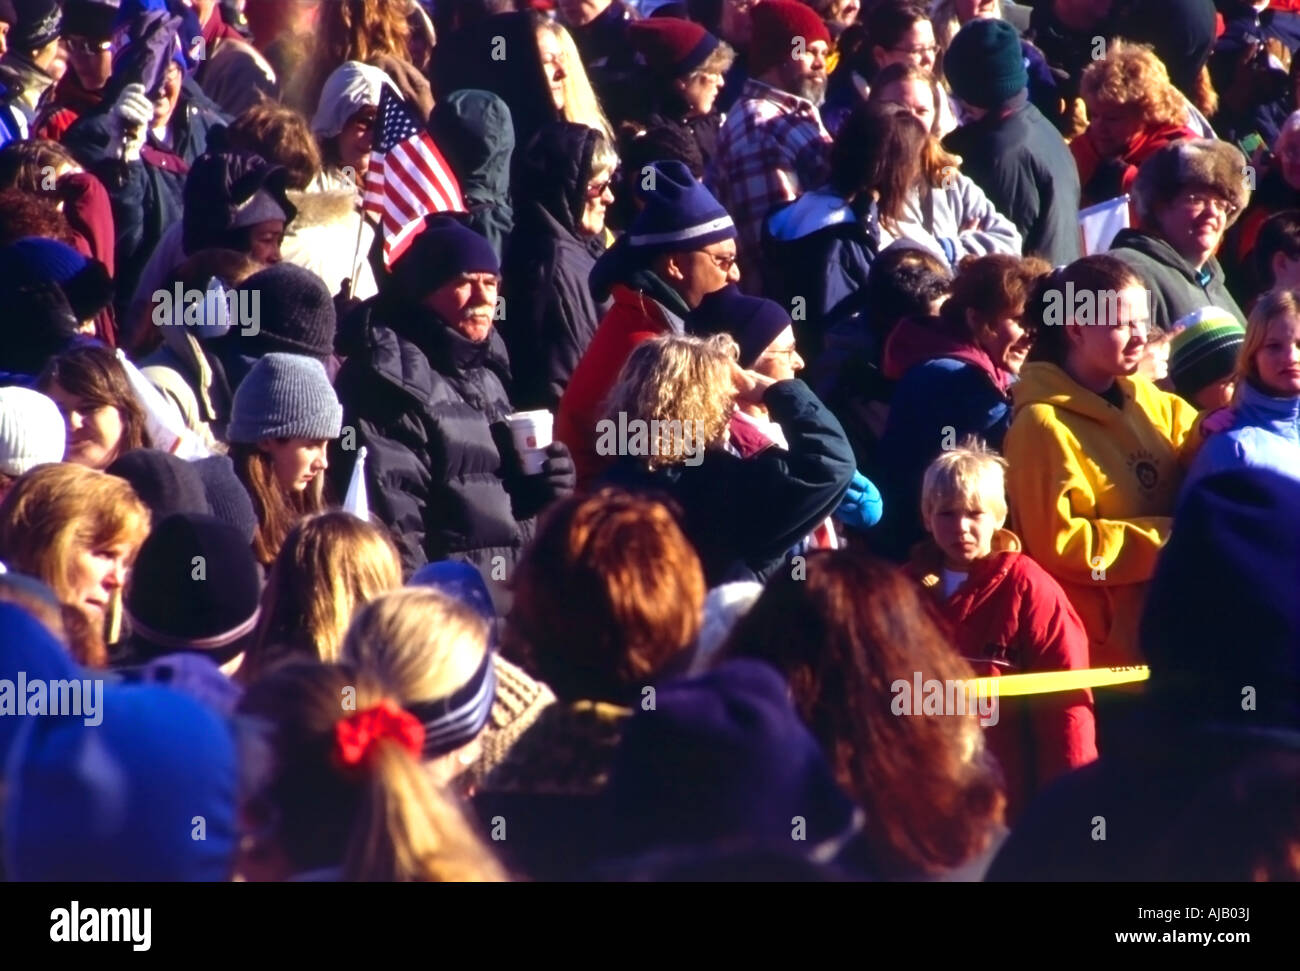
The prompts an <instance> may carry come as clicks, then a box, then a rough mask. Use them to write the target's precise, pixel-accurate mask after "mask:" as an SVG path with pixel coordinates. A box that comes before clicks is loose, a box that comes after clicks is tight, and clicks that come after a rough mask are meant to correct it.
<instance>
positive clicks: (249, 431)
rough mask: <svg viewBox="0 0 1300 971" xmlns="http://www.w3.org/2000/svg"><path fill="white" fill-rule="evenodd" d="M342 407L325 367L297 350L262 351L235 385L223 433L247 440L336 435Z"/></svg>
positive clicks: (340, 424)
mask: <svg viewBox="0 0 1300 971" xmlns="http://www.w3.org/2000/svg"><path fill="white" fill-rule="evenodd" d="M342 430H343V406H342V405H341V404H339V398H338V395H336V394H335V393H334V387H333V385H331V384H330V379H329V375H328V374H326V373H325V366H324V365H323V364H321V362H320V361H318V360H316V358H314V357H303V356H302V355H300V354H267V355H265V356H264V357H262V358H260V359H259V360H258V362H257V363H256V364H254V365H253V367H252V369H251V370H250V371H249V372H248V375H247V376H246V377H245V378H244V380H243V381H241V382H240V384H239V389H238V390H237V391H236V392H235V400H234V403H233V404H232V405H231V409H230V425H229V427H228V428H227V430H226V437H227V438H228V439H229V440H230V441H231V442H240V443H244V444H248V445H252V444H254V443H256V442H259V441H261V440H262V439H264V438H309V439H318V438H338V437H339V433H340V432H341V431H342Z"/></svg>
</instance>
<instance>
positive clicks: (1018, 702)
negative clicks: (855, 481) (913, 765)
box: [908, 529, 1097, 823]
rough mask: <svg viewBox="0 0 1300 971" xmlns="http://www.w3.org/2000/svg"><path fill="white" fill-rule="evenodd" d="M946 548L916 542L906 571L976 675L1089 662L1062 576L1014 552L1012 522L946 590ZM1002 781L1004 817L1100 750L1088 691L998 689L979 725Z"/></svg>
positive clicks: (1052, 668)
mask: <svg viewBox="0 0 1300 971" xmlns="http://www.w3.org/2000/svg"><path fill="white" fill-rule="evenodd" d="M943 565H944V560H943V553H942V551H940V549H939V547H938V546H937V545H936V544H935V543H934V541H933V540H927V541H926V542H924V543H922V544H920V545H918V546H917V547H916V548H915V549H914V550H913V551H912V559H911V562H910V563H909V565H908V572H909V573H910V574H911V575H912V576H913V578H915V579H916V580H917V581H918V582H919V583H920V584H921V586H922V587H923V588H924V589H926V590H927V591H928V592H929V593H930V594H932V595H933V596H934V598H935V601H936V603H937V604H938V606H939V612H940V613H941V614H942V615H943V618H944V620H946V621H947V622H948V624H949V633H950V636H951V637H952V643H953V646H954V647H956V648H957V650H958V651H959V652H960V653H961V655H962V656H963V657H965V658H966V660H967V661H969V662H970V664H971V665H972V666H973V667H974V668H975V669H976V672H977V673H978V674H979V675H980V677H999V676H1001V675H1004V674H1028V673H1030V672H1033V671H1073V670H1079V669H1083V668H1086V667H1088V664H1089V661H1088V635H1087V632H1086V631H1084V629H1083V621H1081V620H1080V619H1079V615H1078V613H1077V612H1076V611H1075V609H1074V607H1072V606H1071V605H1070V601H1069V599H1068V598H1067V597H1066V595H1065V591H1064V590H1062V589H1061V585H1060V584H1059V583H1057V582H1056V581H1055V580H1053V579H1052V577H1051V575H1050V574H1049V573H1048V572H1047V571H1046V570H1044V569H1043V568H1042V567H1041V566H1039V565H1038V564H1037V563H1035V562H1034V561H1033V559H1031V558H1030V557H1028V556H1025V555H1024V554H1023V553H1022V552H1020V539H1019V538H1018V537H1017V536H1016V535H1015V533H1012V532H1011V531H1010V530H1006V529H999V530H998V531H997V532H996V533H995V534H994V536H993V550H992V552H991V553H990V555H988V556H986V557H984V558H983V559H982V560H978V561H976V562H975V563H973V564H972V565H971V568H970V572H969V574H968V575H967V577H966V580H965V582H964V583H962V585H961V586H960V587H958V588H957V589H956V591H955V592H954V593H953V594H952V596H950V597H947V598H946V599H945V598H944V596H943V585H942V582H941V575H942V570H943ZM985 737H986V739H987V740H988V744H989V748H990V749H991V750H992V752H993V754H994V755H996V756H997V759H998V762H999V763H1000V764H1001V766H1002V772H1003V775H1004V776H1005V778H1006V782H1007V800H1008V806H1007V821H1008V823H1010V822H1014V820H1015V817H1016V816H1017V815H1019V812H1020V810H1021V809H1023V808H1024V806H1025V803H1026V802H1027V801H1028V800H1029V798H1030V797H1031V796H1033V794H1034V793H1035V792H1037V791H1038V790H1039V789H1040V788H1042V787H1043V786H1044V785H1046V784H1047V783H1048V782H1050V781H1051V780H1052V779H1054V778H1056V777H1057V776H1059V775H1064V774H1065V773H1066V772H1069V771H1070V770H1072V769H1077V768H1078V767H1079V766H1081V765H1086V764H1087V763H1089V762H1091V761H1093V760H1094V759H1096V758H1097V739H1096V722H1095V719H1094V717H1093V707H1092V692H1091V691H1087V690H1083V691H1070V692H1063V693H1059V692H1058V693H1056V694H1051V695H1044V696H1039V697H1027V698H1005V699H1003V698H999V700H998V722H997V724H996V725H990V726H988V728H987V729H986V731H985Z"/></svg>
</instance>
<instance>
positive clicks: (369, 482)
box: [329, 213, 573, 609]
mask: <svg viewBox="0 0 1300 971" xmlns="http://www.w3.org/2000/svg"><path fill="white" fill-rule="evenodd" d="M500 276H501V267H500V264H499V263H498V262H497V255H496V252H495V251H494V250H493V249H492V246H491V244H489V243H488V241H487V240H486V239H485V238H484V237H483V236H481V235H479V234H478V233H476V232H475V231H474V230H472V229H470V228H469V227H468V226H466V225H465V224H464V222H463V217H457V216H453V215H450V214H446V213H438V214H435V215H431V216H428V217H426V218H425V220H424V227H423V229H422V230H420V231H419V234H418V235H417V236H416V237H415V238H414V240H413V241H412V242H411V244H410V246H409V247H408V248H407V249H406V251H405V252H404V253H403V254H402V255H401V257H399V258H398V260H397V262H396V263H395V264H394V265H393V278H392V281H391V284H390V286H389V287H388V289H387V290H385V292H383V293H381V294H380V295H379V296H377V297H374V298H372V299H371V300H369V301H367V302H366V303H364V304H362V305H361V306H360V307H359V308H358V309H357V310H356V311H355V312H354V314H353V316H352V317H351V318H349V321H348V327H347V328H346V329H345V333H344V335H343V337H342V339H341V340H340V342H339V349H340V352H341V353H343V354H346V355H347V363H345V364H344V365H343V368H342V369H341V370H340V371H339V374H338V378H337V380H336V382H335V388H336V389H337V391H338V395H339V400H341V401H342V402H343V409H344V418H343V422H344V425H345V426H348V427H350V428H355V429H356V438H355V442H354V441H351V440H350V438H349V437H348V436H344V438H343V439H341V440H340V441H339V442H338V443H336V445H337V454H331V456H330V469H329V471H330V473H331V475H332V476H333V477H334V482H335V489H336V491H337V492H338V494H339V495H343V494H344V492H345V491H346V488H347V483H348V480H349V478H350V476H351V475H352V468H353V465H354V464H355V462H356V456H357V452H356V449H357V448H360V447H361V446H365V448H366V449H367V457H366V466H365V468H366V486H367V489H368V492H369V495H370V508H371V512H372V513H373V514H374V515H377V516H378V517H379V519H380V520H382V521H383V523H384V524H385V525H386V526H388V527H389V529H390V530H391V531H392V534H393V538H394V540H395V541H396V543H397V547H398V551H399V552H400V554H401V557H402V567H403V571H404V572H405V573H407V574H410V573H411V572H413V571H415V570H416V569H417V568H419V567H420V566H422V565H423V564H425V563H428V562H431V561H435V560H443V559H448V558H450V559H457V560H462V561H464V562H467V563H469V564H471V565H472V566H474V567H475V568H477V569H478V570H479V572H480V573H481V574H482V575H483V579H484V580H485V581H486V582H487V584H488V587H489V589H490V590H491V592H492V597H493V599H494V601H495V602H496V604H497V607H498V609H504V606H505V605H506V604H508V603H509V599H508V594H507V587H506V584H505V581H506V579H507V578H508V577H509V575H510V573H511V572H512V570H513V567H514V563H515V561H516V559H517V558H518V556H519V554H520V552H521V551H522V549H523V547H524V544H525V543H526V542H527V541H528V539H529V538H531V536H532V533H533V520H534V518H535V517H536V516H537V514H538V513H540V512H541V511H542V509H543V508H545V507H546V506H547V505H549V504H550V503H551V502H552V501H553V500H554V499H556V498H558V497H559V496H561V495H565V494H567V493H569V492H571V491H572V490H573V462H572V459H570V458H569V452H568V449H566V448H565V447H564V446H563V445H562V444H560V443H558V442H556V443H552V444H551V446H550V447H548V448H547V449H546V457H545V460H544V461H543V464H542V469H541V472H540V473H538V474H536V475H524V474H523V468H522V466H521V462H520V459H519V456H518V455H517V454H516V449H515V448H514V445H513V443H512V440H511V436H510V434H509V431H508V429H507V428H506V427H505V422H504V419H505V417H506V416H507V415H509V414H511V413H512V412H513V411H514V410H515V409H514V407H513V406H512V405H511V403H510V396H509V393H508V391H507V389H508V388H509V386H510V362H509V359H508V356H507V353H506V347H505V342H504V341H503V340H502V338H501V335H500V333H499V332H498V331H497V328H496V321H497V320H498V319H501V318H502V316H503V315H504V314H506V313H508V312H509V311H508V308H506V307H504V306H503V305H502V304H501V302H500V301H498V299H497V286H498V284H499V282H500Z"/></svg>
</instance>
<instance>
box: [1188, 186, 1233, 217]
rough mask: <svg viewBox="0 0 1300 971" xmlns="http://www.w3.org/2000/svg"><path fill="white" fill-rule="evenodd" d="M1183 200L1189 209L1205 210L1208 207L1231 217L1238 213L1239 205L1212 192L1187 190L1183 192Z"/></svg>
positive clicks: (1219, 213)
mask: <svg viewBox="0 0 1300 971" xmlns="http://www.w3.org/2000/svg"><path fill="white" fill-rule="evenodd" d="M1183 202H1184V204H1185V205H1186V206H1187V208H1189V209H1194V210H1196V211H1197V212H1204V211H1205V210H1206V209H1211V210H1213V211H1214V212H1215V213H1216V214H1218V215H1220V216H1227V217H1229V218H1231V217H1232V216H1235V215H1236V214H1237V207H1236V206H1234V205H1233V204H1232V203H1231V202H1229V201H1228V200H1227V199H1225V198H1223V196H1219V195H1215V194H1213V193H1210V192H1195V191H1193V192H1185V193H1183Z"/></svg>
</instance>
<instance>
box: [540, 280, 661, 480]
mask: <svg viewBox="0 0 1300 971" xmlns="http://www.w3.org/2000/svg"><path fill="white" fill-rule="evenodd" d="M610 295H611V296H612V297H613V298H614V304H613V306H611V307H610V308H609V310H608V311H607V312H606V314H605V316H604V317H603V318H601V321H600V325H599V326H598V327H597V328H596V333H595V334H594V335H593V336H592V338H591V343H590V344H589V345H587V350H586V351H585V352H584V353H583V355H582V360H580V361H579V362H578V366H577V367H576V368H574V370H573V377H571V378H570V379H569V386H568V387H567V388H565V389H564V396H563V397H562V398H561V399H560V410H559V414H558V415H556V418H555V437H556V438H558V439H559V440H560V441H562V442H563V443H564V444H565V445H567V446H569V451H570V452H572V453H573V464H574V466H575V467H576V469H577V473H578V488H580V489H581V488H585V487H586V486H587V485H589V484H590V483H591V482H592V480H594V479H595V478H596V477H597V476H598V475H600V473H601V472H602V471H604V469H605V467H606V466H607V465H608V464H609V462H610V459H611V458H612V456H604V455H597V454H596V423H597V422H598V421H600V419H601V418H603V417H605V416H604V411H603V409H604V403H605V398H606V396H608V395H609V392H610V389H611V388H613V387H614V381H615V379H616V378H617V377H618V373H619V372H620V371H621V370H623V365H624V364H626V363H627V359H628V357H629V356H630V355H631V353H632V349H633V348H635V347H636V346H637V345H638V344H640V343H642V342H643V341H648V340H650V338H652V337H658V336H659V335H660V334H667V333H669V332H670V331H671V330H672V325H671V324H670V323H669V322H668V317H667V316H666V315H665V314H664V310H663V308H662V307H660V306H659V304H658V303H656V302H655V300H654V299H653V298H652V297H650V296H649V295H648V294H646V293H643V292H642V291H640V290H634V289H632V288H631V287H629V286H627V285H626V284H622V283H616V284H614V286H613V287H611V288H610Z"/></svg>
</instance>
